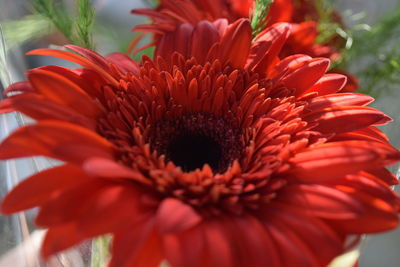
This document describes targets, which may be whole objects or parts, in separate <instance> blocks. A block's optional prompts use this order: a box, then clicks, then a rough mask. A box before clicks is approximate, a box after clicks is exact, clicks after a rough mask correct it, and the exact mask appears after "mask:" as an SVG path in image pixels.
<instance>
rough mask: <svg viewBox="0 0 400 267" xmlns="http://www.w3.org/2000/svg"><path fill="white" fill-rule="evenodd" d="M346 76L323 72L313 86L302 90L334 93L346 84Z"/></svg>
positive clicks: (321, 93)
mask: <svg viewBox="0 0 400 267" xmlns="http://www.w3.org/2000/svg"><path fill="white" fill-rule="evenodd" d="M346 82H347V77H346V76H344V75H341V74H329V73H328V74H325V75H324V76H322V78H321V79H319V80H318V81H317V82H316V83H315V84H314V85H313V86H311V87H310V88H309V89H308V90H306V91H305V92H304V94H308V93H311V92H318V95H327V94H334V93H337V92H339V91H340V90H341V89H342V88H343V87H344V86H345V84H346Z"/></svg>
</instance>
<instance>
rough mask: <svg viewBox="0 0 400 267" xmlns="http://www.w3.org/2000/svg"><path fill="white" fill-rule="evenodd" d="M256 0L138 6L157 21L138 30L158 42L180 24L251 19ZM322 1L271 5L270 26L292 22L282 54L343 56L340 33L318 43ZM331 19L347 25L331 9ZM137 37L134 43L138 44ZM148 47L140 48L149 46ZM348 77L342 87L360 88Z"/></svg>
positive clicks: (172, 0) (283, 0) (168, 0)
mask: <svg viewBox="0 0 400 267" xmlns="http://www.w3.org/2000/svg"><path fill="white" fill-rule="evenodd" d="M253 3H254V1H253V0H217V1H198V0H189V1H186V0H162V1H160V4H159V6H158V7H157V9H156V10H152V9H134V10H132V13H134V14H139V15H145V16H148V17H150V18H151V19H152V20H153V23H152V24H150V25H149V24H144V25H137V26H135V27H134V31H143V32H150V33H152V34H154V37H155V42H154V43H155V44H157V43H158V40H159V39H160V36H162V35H163V34H165V33H167V32H171V31H174V30H175V29H176V27H177V26H178V25H180V24H191V25H195V24H196V23H198V22H200V21H201V20H209V21H211V22H212V21H215V20H217V19H221V18H224V19H226V20H227V21H228V22H229V23H232V22H234V21H235V20H237V19H239V18H248V17H249V12H250V11H251V10H252V9H253ZM319 4H320V3H318V1H315V0H301V1H294V0H275V1H273V2H272V4H271V5H270V9H269V12H268V16H267V17H266V20H267V24H266V25H268V26H271V25H273V24H275V23H277V22H290V23H292V30H291V31H290V36H289V38H288V39H287V40H286V42H285V43H284V45H283V47H282V49H281V50H280V54H279V57H281V58H282V57H287V56H290V55H296V54H305V55H309V56H311V57H326V58H330V59H331V60H332V61H336V60H338V59H340V57H341V53H340V52H339V51H340V50H341V49H342V48H343V47H344V43H345V42H344V40H343V38H341V37H340V36H339V35H338V34H334V35H332V36H331V37H329V38H327V39H326V40H324V41H323V42H322V43H321V42H317V37H318V35H319V34H320V33H319V30H318V28H319V22H320V14H319V11H318V9H319V8H320V7H319V6H318V5H319ZM327 16H329V20H331V21H332V22H333V23H336V24H338V25H341V26H342V27H344V26H343V23H342V21H341V18H340V16H339V15H338V14H337V13H336V12H335V11H331V12H329V13H328V15H327ZM136 41H137V39H135V41H134V42H133V43H132V44H133V46H134V45H135V44H136ZM145 47H147V46H144V47H141V48H139V50H140V49H142V48H145ZM340 72H341V73H343V74H344V75H346V76H347V77H348V80H347V84H346V85H345V86H344V87H343V88H342V91H343V92H351V91H355V90H356V89H358V81H357V79H356V78H355V77H354V76H352V75H350V74H348V73H346V72H343V71H340Z"/></svg>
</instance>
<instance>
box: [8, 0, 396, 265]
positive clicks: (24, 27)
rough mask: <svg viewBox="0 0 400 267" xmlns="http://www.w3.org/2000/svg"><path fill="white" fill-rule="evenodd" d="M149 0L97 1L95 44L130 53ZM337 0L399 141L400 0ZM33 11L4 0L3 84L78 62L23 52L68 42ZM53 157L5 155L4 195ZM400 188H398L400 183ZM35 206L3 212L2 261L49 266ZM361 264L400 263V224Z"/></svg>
mask: <svg viewBox="0 0 400 267" xmlns="http://www.w3.org/2000/svg"><path fill="white" fill-rule="evenodd" d="M150 1H151V0H147V1H146V0H97V1H96V0H95V1H93V5H94V7H95V10H96V13H95V18H94V19H95V23H94V27H93V43H94V44H95V46H96V50H97V51H98V52H99V53H101V54H102V55H106V54H108V53H110V52H114V51H121V52H126V51H127V49H128V46H129V43H130V42H131V41H132V39H133V38H134V36H135V34H134V33H132V31H131V29H132V27H133V26H134V25H137V24H139V23H143V22H145V21H146V20H145V19H144V18H143V17H139V16H134V15H131V14H130V10H131V9H133V8H139V7H150V6H151V2H150ZM64 2H65V3H66V8H70V9H72V8H73V2H74V1H64ZM330 2H332V5H333V6H334V7H335V8H336V9H337V11H338V12H339V14H341V16H342V18H343V21H344V24H345V25H346V27H347V30H348V32H346V33H345V34H347V35H346V38H347V43H346V44H347V48H348V51H345V55H346V56H347V57H348V58H347V61H346V66H347V68H348V70H349V71H350V72H351V73H353V74H356V75H357V76H358V77H359V79H360V84H361V91H362V92H365V93H369V94H371V95H373V96H374V97H375V98H376V102H375V103H374V104H373V106H375V107H377V108H379V109H381V110H383V111H384V112H385V113H387V114H388V115H389V116H391V117H392V118H393V119H394V122H393V123H391V124H389V125H386V126H384V127H382V129H383V131H384V132H385V133H386V134H388V135H389V137H390V138H391V142H392V144H394V145H395V146H396V147H397V148H400V104H399V102H400V46H399V44H400V1H399V0H380V1H376V0H333V1H330ZM32 14H33V8H32V6H31V1H28V0H0V26H1V28H0V29H1V32H0V35H1V36H3V41H1V39H0V80H1V81H2V84H1V83H0V89H1V88H4V87H6V86H7V85H8V84H9V83H11V82H16V81H20V80H24V71H25V70H27V69H30V68H33V67H37V66H41V65H63V66H67V67H73V65H72V63H66V62H65V61H59V60H57V59H55V58H51V57H37V56H30V57H25V56H24V53H25V52H27V51H29V50H31V49H34V48H39V47H40V48H43V47H49V45H50V46H60V45H63V44H66V43H68V41H67V40H66V39H65V38H64V37H63V35H62V34H60V33H59V32H57V31H55V30H54V28H53V27H52V26H51V24H50V23H49V22H48V21H46V20H45V19H43V18H41V17H40V16H38V15H32ZM145 41H146V40H144V42H145ZM0 98H1V96H0ZM28 120H29V119H28V118H24V117H22V116H21V115H16V114H10V115H7V116H4V115H3V116H1V117H0V139H3V138H4V137H5V136H7V135H8V134H9V133H10V131H12V130H13V129H15V128H16V127H18V125H21V124H23V123H26V122H27V121H28ZM53 164H57V163H56V162H53V161H49V160H47V159H44V158H34V159H24V160H18V161H7V162H5V161H0V198H2V197H3V196H4V195H5V194H6V192H7V191H9V190H10V188H12V187H13V186H14V185H15V184H16V183H17V182H18V181H19V180H21V179H23V178H24V177H27V176H28V175H30V174H31V173H33V172H36V171H38V170H41V169H44V168H47V167H49V166H51V165H53ZM391 171H393V172H394V173H397V171H398V166H392V168H391ZM397 191H398V192H399V188H397ZM34 213H35V211H34V210H33V211H30V212H28V213H26V214H20V215H15V216H10V217H5V216H1V217H0V267H8V266H10V267H13V266H24V264H26V263H27V262H33V263H32V264H33V265H27V266H45V265H43V263H41V262H40V261H39V260H38V259H37V258H35V253H36V252H37V247H38V246H39V243H38V242H37V240H40V239H41V237H42V235H43V233H42V232H40V231H35V236H34V238H30V239H27V237H28V236H29V235H30V233H31V232H32V231H33V227H32V225H31V222H30V221H31V220H30V218H31V217H32V215H33V214H34ZM27 240H28V241H29V242H28V243H27ZM24 241H25V243H24V246H27V250H29V251H33V252H32V253H33V254H32V255H30V256H27V253H26V252H20V251H19V252H15V251H13V250H12V248H14V247H15V246H16V245H17V244H21V243H22V242H24ZM80 250H81V251H83V252H85V251H87V250H88V245H87V244H84V245H82V247H81V248H80ZM13 253H14V254H13ZM70 253H74V252H73V251H72V252H70ZM11 254H13V255H11ZM83 254H84V253H83ZM10 255H11V256H10ZM78 258H79V257H78ZM81 258H82V259H80V260H78V262H73V261H71V260H70V261H66V259H63V258H62V257H61V258H58V259H52V260H53V265H52V266H73V267H75V266H83V265H85V261H87V259H85V257H81ZM66 262H67V263H66ZM19 264H20V265H19ZM57 264H58V265H57ZM68 264H69V265H68ZM359 266H361V267H376V266H380V267H396V266H400V229H397V230H395V231H391V232H388V233H384V234H379V235H371V236H367V237H365V240H364V241H363V243H362V245H361V258H360V262H359Z"/></svg>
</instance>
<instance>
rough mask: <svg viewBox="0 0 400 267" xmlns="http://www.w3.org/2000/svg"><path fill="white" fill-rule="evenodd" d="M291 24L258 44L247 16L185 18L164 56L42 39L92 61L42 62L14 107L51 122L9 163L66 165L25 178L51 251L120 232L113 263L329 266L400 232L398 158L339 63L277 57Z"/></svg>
mask: <svg viewBox="0 0 400 267" xmlns="http://www.w3.org/2000/svg"><path fill="white" fill-rule="evenodd" d="M289 31H290V26H289V25H288V24H276V25H273V26H272V27H270V28H268V29H266V30H265V31H263V32H262V33H261V34H260V35H259V36H258V37H257V38H256V39H255V41H254V42H252V39H253V38H252V33H251V27H250V25H249V22H248V20H245V19H240V20H238V21H236V22H235V23H234V24H232V25H228V24H227V23H226V21H225V20H217V21H216V22H214V23H211V22H208V21H202V22H200V23H198V24H197V25H196V26H192V25H190V24H182V25H180V26H178V27H177V29H176V30H175V31H174V32H172V33H170V34H166V35H164V36H163V37H162V38H161V40H160V45H159V46H158V47H157V50H156V52H155V60H151V59H150V58H147V57H144V58H143V60H142V62H140V63H138V64H137V63H135V62H133V61H131V60H130V59H129V58H127V57H126V56H124V55H121V54H112V55H111V56H109V57H106V58H103V57H101V56H100V55H98V54H96V53H95V52H92V51H89V50H87V49H84V48H80V47H77V46H67V48H69V49H71V50H73V51H75V52H76V53H78V54H79V55H78V54H74V53H70V52H65V51H57V50H51V49H39V50H34V51H32V52H30V53H29V54H36V55H38V54H39V55H49V56H56V57H60V58H64V59H67V60H70V61H73V62H75V63H78V64H80V65H82V66H83V67H84V68H83V69H79V70H72V69H67V68H62V67H55V66H45V67H41V68H37V69H33V70H31V71H29V72H28V81H26V82H22V83H16V84H14V85H12V86H11V87H10V88H9V89H8V92H19V94H15V95H13V96H11V97H9V98H7V99H6V100H4V101H3V102H1V109H2V110H3V111H10V110H17V111H20V112H23V113H25V114H27V115H28V116H30V117H32V118H34V119H36V120H37V122H36V123H34V124H32V125H29V126H25V127H22V128H20V129H18V130H17V131H15V132H14V133H13V134H12V135H11V136H9V137H8V138H7V139H6V140H4V141H3V143H2V144H1V145H0V158H1V159H11V158H19V157H27V156H35V155H43V156H47V157H52V158H55V159H58V160H61V161H64V162H65V165H63V166H58V167H54V168H52V169H48V170H45V171H42V172H39V173H37V174H35V175H33V176H32V177H30V178H28V179H26V180H25V181H23V182H22V183H20V184H19V185H18V186H17V187H16V188H15V189H14V190H12V191H11V192H10V193H9V194H8V195H7V196H6V197H5V199H4V200H3V202H2V206H1V207H2V212H3V213H6V214H9V213H13V212H18V211H21V210H25V209H29V208H32V207H38V208H39V213H38V215H37V217H36V224H37V225H39V226H42V227H46V228H48V229H49V230H48V232H47V234H46V238H45V241H44V244H43V249H42V252H43V255H44V257H48V256H49V255H51V254H54V253H57V252H59V251H61V250H64V249H66V248H68V247H70V246H73V245H75V244H77V243H79V242H81V241H82V240H85V239H87V238H91V237H94V236H97V235H102V234H105V233H111V234H112V236H113V240H112V258H111V261H110V266H118V267H121V266H139V267H140V266H144V267H151V266H158V265H159V263H160V262H161V261H162V260H163V259H166V260H167V261H168V262H169V263H170V264H171V265H172V266H174V267H187V266H204V267H205V266H207V267H213V266H214V267H220V266H226V267H232V266H238V267H239V266H251V267H255V266H276V267H283V266H307V267H308V266H325V265H326V264H327V263H329V262H330V261H331V260H332V259H333V258H334V257H335V256H337V255H339V254H341V253H342V252H344V251H345V250H346V248H347V247H346V244H347V243H346V242H347V241H348V240H349V236H358V235H360V234H363V233H374V232H379V231H385V230H389V229H393V228H395V227H396V226H397V225H398V216H397V212H398V210H399V198H398V196H397V195H396V194H395V193H394V192H393V191H392V190H391V189H390V188H389V185H392V184H395V183H396V182H397V181H396V179H395V177H394V176H393V175H392V174H390V173H389V172H388V171H387V170H386V169H385V165H388V164H392V163H395V162H397V161H398V160H399V159H400V153H399V152H398V151H397V150H396V149H394V148H393V147H392V146H391V145H390V144H389V143H388V140H387V138H386V136H385V135H384V134H383V133H382V132H380V131H379V130H378V129H376V128H375V125H379V124H384V123H386V122H388V121H389V120H390V119H389V118H388V117H387V116H386V115H385V114H383V113H382V112H380V111H378V110H375V109H373V108H369V107H366V105H367V104H368V103H370V102H371V101H372V98H371V97H369V96H365V95H361V94H354V93H346V94H345V93H341V94H336V92H337V91H339V90H340V89H341V87H342V86H343V85H344V83H345V80H346V78H345V77H344V76H343V75H340V74H325V72H326V70H327V68H328V66H329V60H328V59H324V58H311V57H308V56H304V55H294V56H290V57H288V58H285V59H282V60H278V58H277V55H278V54H279V50H280V48H281V47H282V45H283V44H284V42H285V39H286V38H287V37H288V35H289Z"/></svg>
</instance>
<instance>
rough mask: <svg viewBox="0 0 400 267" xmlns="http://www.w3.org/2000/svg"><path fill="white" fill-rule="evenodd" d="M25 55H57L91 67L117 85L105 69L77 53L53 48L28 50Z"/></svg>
mask: <svg viewBox="0 0 400 267" xmlns="http://www.w3.org/2000/svg"><path fill="white" fill-rule="evenodd" d="M26 54H27V55H42V56H51V57H58V58H62V59H65V60H68V61H71V62H74V63H76V64H79V65H81V66H83V67H85V68H88V69H92V70H94V71H96V72H97V73H99V74H100V75H101V76H103V77H104V78H105V79H106V80H107V81H108V82H109V83H111V84H112V85H114V86H117V87H118V85H119V83H118V81H117V80H116V79H115V78H114V77H112V76H111V75H110V74H109V73H108V72H107V71H106V70H104V69H102V68H101V67H99V66H98V65H96V64H95V63H93V62H92V61H90V60H88V59H86V58H84V57H81V56H79V55H76V54H74V53H71V52H67V51H62V50H55V49H35V50H32V51H29V52H28V53H26Z"/></svg>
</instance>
